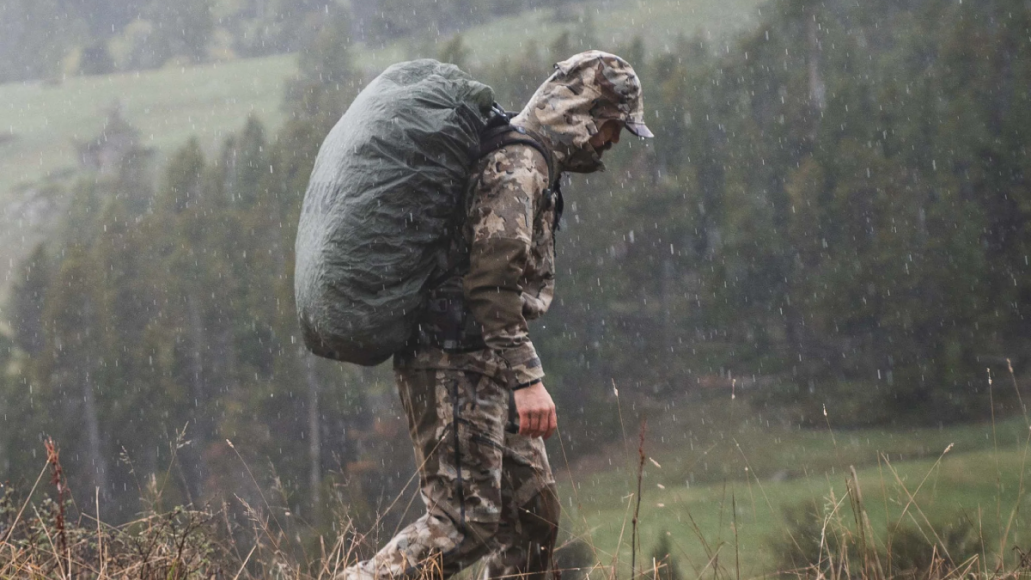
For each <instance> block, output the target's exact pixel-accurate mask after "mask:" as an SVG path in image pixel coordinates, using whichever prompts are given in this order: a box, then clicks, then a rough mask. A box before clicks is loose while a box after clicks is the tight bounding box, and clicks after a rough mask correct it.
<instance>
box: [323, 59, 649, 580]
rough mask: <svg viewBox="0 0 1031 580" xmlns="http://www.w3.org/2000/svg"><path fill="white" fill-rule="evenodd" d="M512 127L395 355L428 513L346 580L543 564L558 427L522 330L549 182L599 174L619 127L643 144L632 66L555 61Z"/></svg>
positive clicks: (475, 182) (547, 280)
mask: <svg viewBox="0 0 1031 580" xmlns="http://www.w3.org/2000/svg"><path fill="white" fill-rule="evenodd" d="M511 124H512V125H513V126H514V127H516V128H519V129H521V130H522V132H521V135H523V139H524V140H525V137H529V138H531V139H533V140H534V141H535V142H536V144H537V145H536V146H534V145H532V144H529V143H515V144H510V145H507V146H504V147H502V148H500V149H497V150H496V151H494V152H492V153H488V154H487V155H486V156H485V157H484V158H483V159H481V160H480V162H479V164H478V165H477V166H476V167H475V169H474V171H473V173H472V177H471V178H470V179H471V180H472V181H471V187H470V189H469V190H468V191H469V195H468V197H467V199H466V204H467V208H468V211H467V217H466V222H465V224H464V229H463V230H462V232H461V235H459V236H455V241H454V242H453V243H452V248H451V252H450V257H449V261H451V262H452V264H453V265H456V266H457V268H454V269H453V270H451V271H453V272H455V274H454V275H452V276H451V277H450V278H448V279H446V280H444V281H443V282H442V283H441V284H440V285H439V286H438V287H437V288H436V289H434V290H433V291H431V293H430V300H429V303H430V309H429V310H430V312H429V313H428V314H427V315H426V318H425V320H423V321H421V323H420V327H419V328H420V331H419V332H418V338H417V339H416V340H415V341H413V343H412V345H411V346H410V347H409V348H406V349H405V350H403V351H402V352H399V353H396V354H395V355H394V369H395V374H396V377H397V382H398V390H399V392H400V395H401V402H402V405H403V407H404V410H405V413H406V414H407V416H408V422H409V430H410V433H411V437H412V441H413V443H414V446H415V457H416V464H417V465H418V468H419V475H420V486H421V492H422V499H423V501H424V503H425V504H426V510H427V511H426V513H425V514H424V515H423V516H422V517H421V518H419V519H418V520H417V521H415V522H414V523H412V524H411V525H409V526H407V527H406V528H404V529H403V530H401V531H400V532H399V533H398V534H397V535H396V536H394V538H393V539H392V540H390V542H389V543H387V545H386V546H385V547H384V548H382V549H381V550H380V551H379V552H378V553H377V554H376V555H375V556H374V557H373V558H372V559H371V560H368V561H365V562H361V563H359V564H356V565H354V566H352V567H350V568H348V569H347V570H345V571H344V572H343V573H342V574H341V575H340V576H339V578H342V579H344V580H366V579H377V580H378V579H387V578H401V577H416V576H423V577H432V578H447V577H449V576H451V575H452V574H454V573H456V572H458V571H459V570H461V569H463V568H464V567H466V566H468V565H470V564H472V563H474V562H475V561H477V560H479V559H480V558H482V557H484V556H486V557H488V564H487V574H488V576H489V577H491V578H501V577H512V576H524V575H525V576H527V577H529V578H532V579H535V580H536V579H543V577H544V573H545V572H546V570H547V569H548V568H549V567H550V565H551V562H552V555H553V554H552V550H553V549H554V546H555V540H556V535H557V531H558V518H559V501H558V497H557V495H556V490H555V480H554V478H553V476H552V472H551V467H550V466H549V465H548V457H547V454H546V453H545V449H544V439H547V438H548V437H550V436H551V435H552V434H553V433H554V432H555V429H556V428H557V418H556V413H555V405H554V403H553V402H552V399H551V396H550V395H549V394H548V391H547V389H546V388H545V385H544V382H543V379H544V376H545V375H544V370H543V368H542V366H541V361H540V359H539V358H538V357H537V353H536V351H535V350H534V346H533V344H532V343H531V342H530V338H529V336H528V329H527V321H528V320H533V319H536V318H538V317H540V316H541V315H543V314H544V313H545V312H546V311H547V309H548V306H549V305H550V304H551V301H552V296H553V290H554V281H555V262H554V260H555V248H554V237H553V236H554V232H555V229H556V228H557V226H558V221H559V217H560V215H561V212H562V198H561V193H559V192H558V190H557V188H556V187H555V186H556V185H557V183H558V180H559V176H560V173H561V172H564V171H571V172H576V173H589V172H593V171H597V170H599V169H601V168H602V162H601V156H602V153H603V152H604V151H606V150H607V149H609V148H610V147H611V146H612V145H613V144H615V143H618V142H619V138H620V132H621V130H622V129H624V128H625V129H627V130H628V131H630V132H631V133H633V134H635V135H638V136H640V137H651V136H652V133H651V131H649V130H648V128H647V127H646V126H645V124H644V114H643V107H642V103H641V86H640V82H639V80H638V78H637V76H636V74H635V73H634V71H633V69H632V68H631V67H630V65H629V64H628V63H627V62H626V61H624V60H623V59H621V58H619V57H617V56H615V55H612V54H608V53H605V52H600V51H589V52H584V53H581V54H578V55H576V56H573V57H572V58H570V59H568V60H566V61H563V62H560V63H558V64H557V65H556V66H555V71H554V73H553V74H552V75H551V77H549V78H548V80H546V81H545V82H544V84H542V85H541V86H540V88H538V90H537V92H536V93H535V94H534V96H533V98H532V99H531V100H530V102H529V103H528V104H527V105H526V107H525V108H524V109H523V110H522V112H520V113H519V114H518V115H517V116H515V117H514V118H512V119H511ZM538 147H539V148H538ZM456 311H457V314H458V316H457V317H456V316H455V314H456ZM455 320H460V321H462V324H461V327H460V328H458V329H455V328H454V324H453V322H454V321H455ZM449 326H450V327H451V328H450V330H449V329H448V327H449ZM513 404H514V410H513ZM516 424H517V425H518V431H517V432H514V431H515V428H514V425H516ZM506 425H508V426H509V427H508V428H507V429H506Z"/></svg>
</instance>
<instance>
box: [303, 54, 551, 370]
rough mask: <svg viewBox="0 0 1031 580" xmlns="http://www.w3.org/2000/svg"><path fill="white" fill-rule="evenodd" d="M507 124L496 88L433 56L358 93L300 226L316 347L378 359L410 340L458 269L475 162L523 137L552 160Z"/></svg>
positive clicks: (361, 359) (322, 163)
mask: <svg viewBox="0 0 1031 580" xmlns="http://www.w3.org/2000/svg"><path fill="white" fill-rule="evenodd" d="M508 120H509V114H507V113H505V112H504V111H503V110H501V109H500V108H499V107H498V106H497V105H496V104H495V103H494V92H493V90H492V89H491V88H490V87H488V86H487V85H484V84H482V83H479V82H477V81H475V80H473V79H472V78H470V77H469V75H467V74H466V73H464V72H462V71H461V70H459V69H458V68H457V67H455V66H454V65H449V64H441V63H439V62H437V61H434V60H430V59H423V60H416V61H410V62H403V63H398V64H395V65H393V66H391V67H389V68H387V69H386V70H385V71H384V72H383V73H382V74H380V75H379V76H378V77H376V78H375V79H374V80H373V81H372V82H371V83H369V85H368V86H367V87H365V89H363V90H362V91H361V93H360V94H359V95H358V97H357V98H355V100H354V102H352V103H351V106H350V107H348V109H347V111H346V112H345V113H344V115H343V116H342V117H341V118H340V120H339V121H338V122H337V124H336V125H335V126H334V127H333V129H332V130H331V131H330V133H329V135H328V136H327V137H326V139H325V141H324V142H323V143H322V146H321V147H320V148H319V152H318V155H317V157H316V159H315V166H314V169H313V170H312V174H311V178H310V180H309V183H308V188H307V191H306V192H305V194H304V201H303V205H302V208H301V217H300V222H299V224H298V228H297V239H296V243H295V254H296V265H295V269H294V294H295V299H296V305H297V316H298V320H299V323H300V326H301V331H302V336H303V338H304V342H305V345H306V346H307V347H308V349H309V350H310V351H311V352H312V353H314V354H316V355H318V356H322V357H326V358H330V359H334V360H338V361H344V362H352V363H357V364H361V365H376V364H379V363H381V362H383V361H385V360H387V359H388V358H390V356H391V355H393V354H394V353H395V352H397V351H398V350H400V349H401V348H403V347H404V346H405V345H406V344H407V343H408V342H409V340H410V339H411V338H412V336H413V334H414V332H415V330H416V327H417V324H418V321H419V318H420V317H421V316H422V314H423V312H424V309H425V307H426V301H427V296H426V294H427V291H428V290H429V289H430V288H431V287H432V286H433V285H434V283H435V282H437V281H439V280H441V279H442V276H444V275H445V274H447V273H448V272H447V263H448V252H449V250H450V242H451V240H452V239H453V236H454V235H455V234H456V232H458V231H459V228H461V226H462V224H463V220H464V211H463V210H464V198H465V190H466V188H467V184H468V182H469V175H470V172H471V171H472V169H473V168H474V166H475V165H476V162H477V161H478V160H479V159H480V158H481V157H482V156H484V155H486V154H487V153H489V152H490V151H493V150H495V149H498V148H500V147H503V146H505V145H509V144H512V143H524V144H526V145H529V146H532V147H535V148H536V149H538V150H539V151H541V153H542V154H543V155H544V156H545V159H547V160H548V164H549V168H550V167H552V163H553V160H552V159H551V154H550V152H549V151H547V150H546V149H545V148H544V147H542V146H541V145H540V144H539V143H537V141H536V140H534V139H532V138H531V137H530V136H528V135H526V134H525V133H524V132H522V131H521V130H519V129H516V128H515V127H512V126H511V125H509V124H508ZM552 174H554V172H553V171H552ZM549 177H550V176H549Z"/></svg>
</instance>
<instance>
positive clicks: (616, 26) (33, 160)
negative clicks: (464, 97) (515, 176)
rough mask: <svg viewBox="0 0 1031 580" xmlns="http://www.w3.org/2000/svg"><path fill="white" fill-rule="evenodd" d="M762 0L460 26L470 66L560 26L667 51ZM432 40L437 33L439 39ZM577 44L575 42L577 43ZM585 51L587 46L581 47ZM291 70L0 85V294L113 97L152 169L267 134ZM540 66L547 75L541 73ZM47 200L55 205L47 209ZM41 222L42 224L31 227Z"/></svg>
mask: <svg viewBox="0 0 1031 580" xmlns="http://www.w3.org/2000/svg"><path fill="white" fill-rule="evenodd" d="M761 3H762V2H761V1H760V0H733V1H731V2H720V1H717V0H635V1H634V2H618V3H617V2H595V3H590V4H580V5H576V4H573V5H569V6H567V7H566V8H564V9H563V11H562V13H561V14H558V15H557V14H556V13H555V12H554V11H552V10H537V11H532V12H529V13H526V14H521V15H517V16H510V17H505V18H500V19H497V20H495V21H492V22H489V23H486V24H484V25H481V26H478V27H476V28H473V29H470V30H467V31H465V32H464V33H463V42H464V45H465V46H466V47H467V49H468V52H469V59H468V60H469V63H470V64H471V65H474V66H486V65H488V64H489V63H490V62H493V61H495V60H497V59H499V58H502V57H504V56H506V55H518V54H523V53H525V52H526V51H527V50H529V49H531V48H532V49H537V50H542V49H545V48H546V47H547V46H548V45H549V44H550V43H551V42H553V41H554V40H555V39H556V38H557V37H559V36H560V35H561V34H562V33H563V32H565V31H570V30H573V31H579V33H580V34H579V35H578V36H582V35H584V34H586V35H589V36H593V37H594V38H596V39H597V42H598V47H599V48H607V49H609V50H615V47H617V46H620V45H623V44H626V43H628V42H629V41H630V40H631V39H632V38H633V37H635V36H640V37H642V38H643V39H644V40H645V43H646V45H647V46H648V47H649V48H654V49H663V48H664V47H668V45H669V44H670V43H672V42H673V41H674V40H675V39H676V37H677V36H678V35H680V34H686V35H692V34H701V35H702V36H704V37H706V38H710V39H714V38H721V37H725V36H727V35H729V34H731V33H733V32H735V31H738V30H741V29H742V28H744V27H746V26H747V25H749V24H751V23H753V22H754V21H755V9H756V7H757V6H759V5H760V4H761ZM440 40H446V38H444V39H440ZM578 48H579V47H576V46H574V47H573V49H574V50H576V49H578ZM584 48H587V47H584ZM437 50H438V49H437V47H436V46H435V44H434V43H433V42H430V41H428V40H410V41H407V42H398V43H394V44H393V45H390V46H386V47H383V48H378V49H366V48H364V47H361V46H358V47H356V51H355V60H356V62H357V64H358V66H359V68H361V69H362V70H363V71H365V73H366V75H370V74H375V72H377V71H378V70H380V69H382V68H383V67H385V66H387V65H389V64H390V63H392V62H396V61H399V60H404V59H406V58H414V57H417V56H427V55H429V56H436V54H437ZM295 71H296V58H295V56H294V55H282V56H272V57H264V58H254V59H241V60H235V61H226V62H219V63H213V64H205V65H198V66H171V67H166V68H163V69H160V70H153V71H144V72H135V73H125V74H114V75H106V76H87V77H69V78H66V79H64V80H63V81H61V82H59V83H56V84H44V83H39V82H36V83H12V84H6V85H0V208H2V210H0V279H2V280H4V281H5V282H4V284H3V287H2V288H0V297H2V296H4V294H5V289H6V287H7V284H8V281H9V278H10V276H11V273H10V268H11V264H12V260H13V261H14V262H17V260H18V259H19V258H21V257H22V256H24V255H25V253H26V252H27V251H28V249H29V248H31V246H32V244H33V243H34V240H36V239H37V237H38V235H39V234H40V232H41V231H44V230H45V224H47V223H49V221H50V217H49V216H50V215H51V214H52V212H53V208H54V207H57V208H60V207H61V204H60V200H52V199H48V198H47V197H46V196H45V194H43V195H41V194H40V192H39V190H38V187H37V186H38V184H39V183H40V181H41V180H55V181H58V182H62V181H66V180H67V179H68V178H69V177H71V176H72V175H74V174H75V172H76V170H77V169H78V167H79V162H78V160H77V159H76V152H75V147H74V145H73V143H74V142H75V141H76V140H86V139H92V138H94V137H95V136H96V135H97V134H98V133H99V132H100V130H101V128H102V127H103V124H104V120H105V117H106V116H107V111H108V110H110V108H111V106H112V105H113V104H114V103H115V102H118V103H119V105H120V106H121V108H122V115H123V117H124V118H125V119H126V120H127V121H129V122H130V123H131V124H133V125H135V126H136V127H137V128H139V129H140V131H141V133H142V135H141V137H142V140H143V143H142V144H143V145H144V146H146V147H150V148H153V149H154V150H155V152H156V153H157V159H156V160H155V161H156V162H155V163H154V166H155V167H160V166H162V165H163V160H164V159H165V157H167V155H168V154H169V152H171V151H172V150H174V149H175V148H176V147H178V146H180V145H182V144H183V143H184V142H185V141H186V140H187V139H188V138H189V137H190V136H197V137H198V138H199V140H200V143H201V145H202V147H203V148H204V149H205V150H206V151H209V152H211V151H214V150H215V149H216V148H217V147H218V146H220V145H221V142H222V140H223V139H224V138H225V136H226V135H227V133H229V132H231V131H236V130H238V129H240V127H242V125H243V123H244V120H245V119H246V118H247V116H248V115H252V114H253V115H255V116H257V117H258V118H259V119H260V120H261V121H262V122H263V123H264V124H265V125H266V127H268V128H269V129H270V130H275V129H276V128H277V127H278V126H279V124H280V123H281V122H282V120H283V112H282V110H281V108H280V103H281V101H282V95H283V85H284V82H285V81H286V79H287V78H288V77H290V76H291V75H293V74H294V73H295ZM541 72H542V74H543V73H544V72H546V71H541ZM55 204H56V205H55ZM41 227H42V230H41Z"/></svg>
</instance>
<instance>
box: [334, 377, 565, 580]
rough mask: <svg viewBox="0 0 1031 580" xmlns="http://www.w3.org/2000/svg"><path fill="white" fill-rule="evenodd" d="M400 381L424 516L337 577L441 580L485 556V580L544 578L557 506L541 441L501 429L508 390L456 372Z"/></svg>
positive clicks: (379, 579) (399, 388)
mask: <svg viewBox="0 0 1031 580" xmlns="http://www.w3.org/2000/svg"><path fill="white" fill-rule="evenodd" d="M396 375H397V383H398V390H399V391H400V395H401V402H402V404H403V405H404V409H405V412H406V413H407V415H408V425H409V430H410V432H411V436H412V442H413V443H414V445H415V459H416V464H417V465H418V466H419V475H420V485H421V487H422V489H421V491H422V500H423V502H424V503H425V504H426V513H425V514H424V515H423V516H422V517H421V518H419V519H418V520H416V521H415V522H413V523H412V524H410V525H409V526H408V527H406V528H404V529H403V530H401V531H400V532H399V533H398V534H397V535H396V536H394V538H393V539H392V540H390V542H389V543H388V544H387V545H386V546H385V547H384V548H383V549H381V550H380V551H379V552H378V553H377V554H376V555H375V556H374V557H373V558H372V559H371V560H368V561H366V562H362V563H360V564H356V565H354V566H352V567H351V568H348V569H347V570H346V571H345V572H344V573H343V574H342V575H341V576H342V577H343V578H345V579H346V580H381V579H382V580H386V579H389V578H414V577H416V576H420V575H422V576H423V577H425V578H438V579H443V578H447V577H449V576H451V575H452V574H454V573H456V572H458V571H459V570H461V569H462V568H464V567H466V566H468V565H469V564H472V563H473V562H475V561H477V560H478V559H480V558H482V557H484V556H488V561H487V575H488V577H490V578H503V577H515V576H525V577H526V578H527V580H543V578H544V573H545V571H546V570H547V569H548V568H549V566H550V563H551V556H552V554H551V552H552V550H553V549H554V546H555V539H556V533H557V531H558V516H559V502H558V497H557V495H556V493H555V483H554V479H553V478H552V474H551V468H550V466H549V465H548V458H547V455H546V454H545V451H544V442H543V441H542V440H541V439H540V438H534V439H530V438H527V437H521V436H519V435H516V434H511V433H506V432H505V430H504V426H505V423H506V421H507V419H508V406H509V391H508V390H506V389H504V388H503V387H502V386H501V385H499V384H498V383H497V382H495V381H494V380H492V379H491V378H489V377H488V376H486V375H483V374H480V373H476V372H470V371H462V370H456V369H447V370H441V369H436V370H433V369H411V368H399V369H398V370H397V371H396Z"/></svg>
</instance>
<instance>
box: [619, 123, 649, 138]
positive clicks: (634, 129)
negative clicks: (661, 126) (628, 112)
mask: <svg viewBox="0 0 1031 580" xmlns="http://www.w3.org/2000/svg"><path fill="white" fill-rule="evenodd" d="M624 124H625V125H626V130H627V131H630V132H631V133H633V134H634V135H637V136H638V137H645V138H649V139H650V138H652V137H654V136H655V133H652V131H651V129H649V128H648V126H647V125H645V124H644V123H637V122H634V121H629V122H627V123H624Z"/></svg>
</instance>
